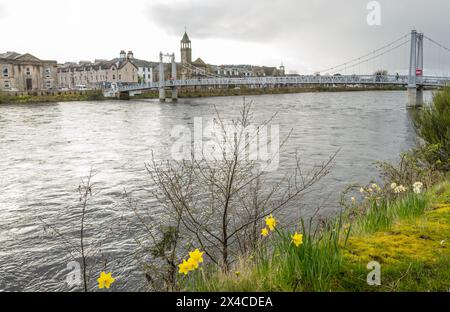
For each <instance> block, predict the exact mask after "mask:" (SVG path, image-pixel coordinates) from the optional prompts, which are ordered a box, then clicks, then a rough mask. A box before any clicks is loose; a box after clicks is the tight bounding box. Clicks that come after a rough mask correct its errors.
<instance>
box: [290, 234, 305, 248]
mask: <svg viewBox="0 0 450 312" xmlns="http://www.w3.org/2000/svg"><path fill="white" fill-rule="evenodd" d="M291 238H292V242H293V243H294V245H295V246H296V247H299V246H300V245H301V244H303V235H302V234H299V233H297V232H295V233H294V235H291Z"/></svg>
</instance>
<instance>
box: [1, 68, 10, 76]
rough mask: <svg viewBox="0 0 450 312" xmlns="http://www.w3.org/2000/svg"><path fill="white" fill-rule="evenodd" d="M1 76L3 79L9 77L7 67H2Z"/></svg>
mask: <svg viewBox="0 0 450 312" xmlns="http://www.w3.org/2000/svg"><path fill="white" fill-rule="evenodd" d="M2 75H3V78H8V77H9V68H8V66H4V67H3V69H2Z"/></svg>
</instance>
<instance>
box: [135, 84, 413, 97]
mask: <svg viewBox="0 0 450 312" xmlns="http://www.w3.org/2000/svg"><path fill="white" fill-rule="evenodd" d="M398 90H405V88H403V87H399V86H382V87H316V86H314V87H280V88H247V87H240V88H238V89H235V88H228V89H203V88H201V89H181V90H179V91H178V97H179V98H201V97H219V96H247V95H263V94H290V93H308V92H349V91H355V92H356V91H398ZM166 96H167V98H168V99H170V96H171V92H170V90H167V91H166ZM133 98H136V99H157V98H158V91H157V90H152V91H146V92H143V93H142V94H140V95H136V96H135V97H132V99H133Z"/></svg>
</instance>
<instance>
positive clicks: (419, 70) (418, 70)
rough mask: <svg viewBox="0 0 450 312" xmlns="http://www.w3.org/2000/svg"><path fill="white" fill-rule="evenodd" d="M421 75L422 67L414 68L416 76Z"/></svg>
mask: <svg viewBox="0 0 450 312" xmlns="http://www.w3.org/2000/svg"><path fill="white" fill-rule="evenodd" d="M422 75H423V69H419V68H418V69H416V76H422Z"/></svg>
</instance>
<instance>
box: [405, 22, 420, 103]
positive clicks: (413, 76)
mask: <svg viewBox="0 0 450 312" xmlns="http://www.w3.org/2000/svg"><path fill="white" fill-rule="evenodd" d="M422 75H423V34H422V33H417V31H416V30H412V31H411V51H410V55H409V74H408V87H407V88H408V104H407V106H408V107H418V106H422V105H423V91H422V88H423V87H422V86H421V85H418V84H417V82H418V77H420V78H421V77H422ZM420 82H421V80H420V79H419V83H420Z"/></svg>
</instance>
